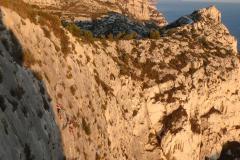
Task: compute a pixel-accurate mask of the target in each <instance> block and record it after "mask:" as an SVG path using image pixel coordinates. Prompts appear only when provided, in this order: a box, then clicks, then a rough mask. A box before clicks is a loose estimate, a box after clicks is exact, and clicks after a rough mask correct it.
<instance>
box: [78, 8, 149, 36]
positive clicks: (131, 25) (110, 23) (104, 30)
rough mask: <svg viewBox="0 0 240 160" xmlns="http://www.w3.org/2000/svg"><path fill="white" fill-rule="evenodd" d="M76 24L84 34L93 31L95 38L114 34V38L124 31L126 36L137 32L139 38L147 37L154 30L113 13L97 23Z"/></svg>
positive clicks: (96, 21) (84, 22)
mask: <svg viewBox="0 0 240 160" xmlns="http://www.w3.org/2000/svg"><path fill="white" fill-rule="evenodd" d="M75 24H76V25H77V26H78V27H79V28H81V29H82V31H83V32H85V31H88V30H91V31H92V33H93V36H94V37H100V36H101V35H106V37H107V36H108V35H109V34H112V35H113V36H114V37H116V36H117V34H119V33H122V32H123V31H124V32H126V34H130V33H134V32H136V33H137V34H138V37H143V36H146V35H147V34H148V33H149V31H150V30H151V29H153V28H150V27H149V28H147V27H146V26H145V25H143V24H141V23H139V22H132V21H131V20H130V18H129V17H127V16H125V15H123V14H119V13H111V14H109V16H107V17H104V18H102V19H99V20H95V21H83V22H75Z"/></svg>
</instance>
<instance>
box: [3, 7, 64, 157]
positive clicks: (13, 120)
mask: <svg viewBox="0 0 240 160" xmlns="http://www.w3.org/2000/svg"><path fill="white" fill-rule="evenodd" d="M10 12H11V11H10ZM6 16H7V18H6ZM13 17H14V16H9V14H8V11H7V10H6V9H4V8H2V7H0V40H1V41H0V75H1V76H0V77H1V82H0V159H1V160H7V159H8V160H20V159H27V160H30V159H54V160H59V159H64V157H65V156H64V153H63V148H62V142H61V132H60V130H59V126H58V125H57V124H56V122H55V120H54V119H55V115H54V111H53V109H54V107H52V106H51V104H50V102H49V100H48V99H49V95H48V93H47V87H46V85H45V83H44V82H43V81H39V80H38V79H37V78H36V77H35V76H34V74H33V70H31V69H26V68H25V67H24V65H23V59H24V58H25V57H23V53H24V52H25V53H26V52H28V51H27V50H24V49H23V48H22V47H24V46H23V44H22V43H21V42H20V40H19V39H18V38H19V37H16V35H15V33H13V31H12V30H11V29H9V28H8V25H9V23H14V22H16V21H12V20H13V19H14V18H13ZM8 18H9V19H8ZM12 18H13V19H12ZM15 20H16V19H15ZM22 22H23V23H25V21H24V20H22Z"/></svg>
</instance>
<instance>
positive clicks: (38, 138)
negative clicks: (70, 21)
mask: <svg viewBox="0 0 240 160" xmlns="http://www.w3.org/2000/svg"><path fill="white" fill-rule="evenodd" d="M210 10H211V12H209V11H210ZM212 11H214V12H212ZM216 13H219V12H218V10H217V9H216V7H214V6H212V7H209V8H207V9H203V10H199V11H197V12H195V15H194V16H192V18H191V16H185V19H186V17H188V18H190V19H192V20H194V19H195V18H196V19H197V18H199V20H198V21H193V22H194V23H192V24H190V23H189V24H186V25H185V26H181V27H177V28H174V33H173V34H172V35H171V36H167V35H165V36H164V37H162V38H160V39H158V40H129V41H126V40H120V41H118V42H115V41H107V40H106V42H102V41H95V42H93V43H90V44H85V43H83V41H81V39H80V40H79V39H77V38H75V37H72V35H71V34H70V33H68V32H67V31H66V33H67V35H68V36H69V38H70V39H69V43H70V45H69V47H70V52H69V54H68V55H66V56H64V55H63V53H62V52H61V51H60V50H59V49H58V48H61V42H60V40H59V39H58V38H57V37H56V36H55V35H54V34H53V33H52V32H50V36H49V35H48V36H46V30H45V29H46V28H45V27H41V26H40V25H39V24H34V23H32V22H30V21H29V20H28V19H22V18H21V17H20V16H19V15H17V14H16V13H15V12H13V11H11V10H9V9H6V8H3V7H1V15H2V22H3V23H2V25H1V42H0V49H1V54H0V55H1V57H2V58H1V66H0V71H1V75H2V80H1V84H0V86H1V95H2V96H1V97H2V98H1V111H2V112H1V121H0V127H1V130H0V131H1V144H6V145H1V147H0V149H1V150H2V151H4V152H1V155H0V156H1V157H4V156H7V155H14V156H12V157H9V158H8V159H24V158H25V157H24V154H25V156H26V155H28V158H29V156H30V158H31V156H35V157H37V158H39V157H40V158H39V159H43V158H45V159H50V157H51V155H54V157H52V158H53V159H59V158H61V157H63V156H66V158H67V159H98V158H100V157H101V158H102V159H156V158H157V159H164V160H167V159H218V158H219V157H220V154H221V150H222V146H224V147H225V148H224V150H223V151H224V155H223V156H226V155H225V153H226V152H227V154H230V155H231V156H233V155H237V154H235V153H238V152H237V151H235V150H234V149H233V148H234V146H238V142H239V141H240V139H239V134H240V130H239V128H240V126H239V124H240V119H239V117H240V116H239V114H240V108H239V107H238V106H239V103H240V101H239V93H238V92H239V91H238V88H239V85H240V81H239V78H238V77H239V76H240V72H239V71H240V67H239V64H240V62H239V53H238V52H237V50H236V48H237V47H236V44H237V41H236V39H235V38H234V37H233V36H232V35H230V34H229V32H228V30H227V28H226V27H225V26H224V25H223V24H222V23H221V22H220V19H219V18H214V17H219V14H218V15H216ZM188 18H187V19H188ZM188 20H189V19H188ZM184 22H185V21H184ZM190 22H192V21H190ZM44 28H45V29H44ZM193 28H194V29H195V31H194V30H193ZM44 30H45V31H44ZM11 33H12V34H11ZM17 42H19V44H21V45H16V44H17ZM14 46H19V48H14ZM20 46H21V47H22V48H20ZM21 51H22V52H23V55H25V56H26V55H32V56H33V57H34V58H35V60H36V63H34V64H32V65H30V66H29V63H30V62H31V61H29V59H27V60H26V59H25V61H24V65H21V63H19V62H18V57H15V56H14V55H16V54H17V53H19V52H21ZM32 56H30V57H32ZM30 60H31V59H30ZM30 64H31V63H30ZM6 71H8V72H6ZM6 73H7V74H6ZM33 73H34V74H33ZM37 73H39V74H40V75H42V78H41V77H40V79H39V77H38V76H37V75H39V74H37ZM34 75H35V77H38V79H39V80H40V81H38V80H37V79H36V78H34ZM26 77H27V78H26ZM11 88H15V89H16V91H15V92H17V94H14V92H13V91H11ZM22 90H24V93H23V91H22ZM19 92H20V93H19ZM12 93H13V94H12ZM18 95H21V96H20V97H18ZM44 99H45V100H44ZM13 101H17V102H18V104H17V105H16V104H15V103H13ZM56 102H59V103H61V105H62V112H61V114H62V117H63V118H62V119H59V118H58V116H57V111H56V109H55V104H56ZM45 105H48V106H49V110H46V109H45V108H44V106H45ZM14 106H17V109H16V110H14ZM24 107H25V109H24ZM38 112H39V113H42V116H40V117H42V118H40V117H39V118H38V117H37V116H34V115H37V114H38ZM40 115H41V114H40ZM54 115H55V116H54ZM33 118H35V121H34V120H33ZM69 120H73V121H74V130H73V134H72V135H71V134H69V132H68V129H67V127H66V124H67V123H68V122H69ZM33 121H34V123H33ZM16 124H17V127H16ZM23 124H29V125H27V126H25V125H24V126H23ZM56 124H57V125H56ZM44 125H46V126H44ZM14 126H15V127H14ZM39 126H42V129H41V127H39ZM44 130H45V131H44ZM58 130H60V132H59V131H58ZM21 131H22V132H21ZM18 132H20V133H22V134H19V133H18ZM24 133H30V134H27V135H28V136H25V134H24ZM46 135H48V137H47V136H46ZM29 136H31V138H29ZM26 137H27V138H26ZM60 137H61V143H60V141H59V138H60ZM55 138H56V139H55ZM23 141H24V142H25V143H24V142H23ZM228 141H232V143H231V142H228ZM233 141H236V142H233ZM49 143H50V144H52V145H49ZM236 143H237V144H236ZM26 144H27V146H28V147H26ZM49 146H51V147H49ZM56 146H58V147H56ZM6 147H8V148H9V149H8V150H7V151H6V150H5V149H6ZM48 147H49V148H48ZM61 147H62V149H61ZM25 148H26V149H25ZM226 148H229V149H230V150H231V152H229V151H228V150H226ZM24 150H26V151H28V152H24ZM29 150H30V153H31V154H30V155H29V154H28V153H29ZM62 150H63V151H62ZM12 153H14V154H12ZM22 153H24V154H22ZM231 153H232V154H231ZM221 156H222V155H221ZM63 158H64V157H63ZM235 158H239V157H235ZM26 159H27V158H26Z"/></svg>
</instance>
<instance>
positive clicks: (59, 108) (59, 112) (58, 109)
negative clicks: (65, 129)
mask: <svg viewBox="0 0 240 160" xmlns="http://www.w3.org/2000/svg"><path fill="white" fill-rule="evenodd" d="M60 106H61V105H60V104H59V103H58V104H56V107H57V111H58V117H59V118H60V119H61V118H62V115H61V107H60Z"/></svg>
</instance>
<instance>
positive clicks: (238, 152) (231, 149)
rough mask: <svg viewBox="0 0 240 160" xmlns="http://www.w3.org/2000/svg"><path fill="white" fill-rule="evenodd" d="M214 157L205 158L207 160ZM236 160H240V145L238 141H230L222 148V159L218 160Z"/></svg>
mask: <svg viewBox="0 0 240 160" xmlns="http://www.w3.org/2000/svg"><path fill="white" fill-rule="evenodd" d="M213 157H215V156H213ZM213 157H205V160H210V159H213ZM236 159H240V143H239V142H237V141H228V142H227V143H225V144H224V145H223V146H222V151H221V154H220V157H219V158H218V159H217V160H236Z"/></svg>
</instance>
